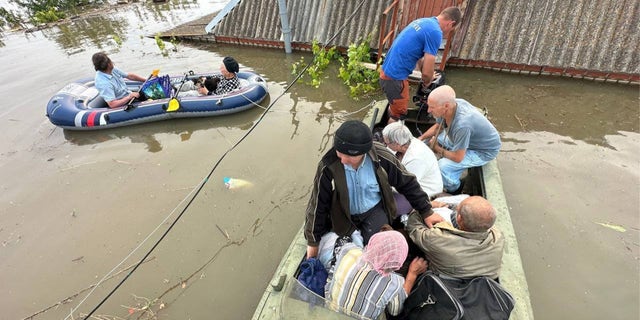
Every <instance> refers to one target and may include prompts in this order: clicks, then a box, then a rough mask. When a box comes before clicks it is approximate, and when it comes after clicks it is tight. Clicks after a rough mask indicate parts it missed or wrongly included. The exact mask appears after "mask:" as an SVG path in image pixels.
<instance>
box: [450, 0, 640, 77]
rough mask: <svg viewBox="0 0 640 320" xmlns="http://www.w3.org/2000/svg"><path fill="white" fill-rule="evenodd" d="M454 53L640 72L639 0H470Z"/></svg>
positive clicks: (463, 56) (480, 58)
mask: <svg viewBox="0 0 640 320" xmlns="http://www.w3.org/2000/svg"><path fill="white" fill-rule="evenodd" d="M465 19H471V20H470V21H469V26H468V28H467V30H466V34H460V35H459V36H463V37H464V39H463V41H462V44H461V46H460V48H459V49H458V50H457V52H455V53H454V56H456V57H457V58H460V59H468V60H476V61H496V62H505V63H515V64H525V65H537V66H551V67H564V68H576V69H586V70H598V71H603V72H612V71H615V72H626V73H632V74H633V73H635V74H637V73H640V61H639V60H640V48H639V46H640V45H639V44H640V1H638V0H531V1H526V2H525V1H507V0H497V1H478V0H470V1H468V6H467V12H465Z"/></svg>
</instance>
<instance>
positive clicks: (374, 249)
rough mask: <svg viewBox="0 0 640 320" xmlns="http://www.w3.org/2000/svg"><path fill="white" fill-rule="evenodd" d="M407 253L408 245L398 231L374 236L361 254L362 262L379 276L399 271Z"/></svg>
mask: <svg viewBox="0 0 640 320" xmlns="http://www.w3.org/2000/svg"><path fill="white" fill-rule="evenodd" d="M408 253H409V245H407V240H406V239H405V238H404V236H403V235H402V233H400V232H398V231H382V232H378V233H376V234H374V235H373V236H372V237H371V239H369V243H368V244H367V246H366V247H365V248H364V252H363V253H362V257H361V258H360V259H362V261H364V262H366V263H368V264H369V265H370V266H371V268H373V269H374V270H376V272H378V273H379V274H380V275H382V276H387V275H388V274H389V273H390V272H392V271H395V270H398V269H400V267H402V264H403V263H404V260H405V259H406V258H407V254H408Z"/></svg>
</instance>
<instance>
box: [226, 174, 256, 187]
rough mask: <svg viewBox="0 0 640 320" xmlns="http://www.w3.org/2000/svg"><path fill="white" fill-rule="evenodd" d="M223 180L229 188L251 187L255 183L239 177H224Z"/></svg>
mask: <svg viewBox="0 0 640 320" xmlns="http://www.w3.org/2000/svg"><path fill="white" fill-rule="evenodd" d="M222 180H223V181H224V186H225V187H226V188H227V189H239V188H244V187H250V186H252V185H253V183H251V182H249V181H247V180H243V179H238V178H229V177H224V179H222Z"/></svg>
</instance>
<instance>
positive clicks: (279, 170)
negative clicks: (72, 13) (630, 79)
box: [0, 0, 640, 319]
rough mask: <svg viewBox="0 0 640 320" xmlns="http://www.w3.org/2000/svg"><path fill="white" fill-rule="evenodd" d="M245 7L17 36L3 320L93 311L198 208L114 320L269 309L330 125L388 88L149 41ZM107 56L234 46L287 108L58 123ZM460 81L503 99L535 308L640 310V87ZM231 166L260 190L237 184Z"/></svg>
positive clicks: (214, 5) (1, 155) (3, 201)
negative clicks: (80, 128) (365, 87)
mask: <svg viewBox="0 0 640 320" xmlns="http://www.w3.org/2000/svg"><path fill="white" fill-rule="evenodd" d="M226 2H227V1H224V0H219V1H216V0H209V1H203V0H198V1H189V2H187V1H183V2H179V1H173V2H171V3H170V4H159V5H155V4H152V3H151V2H148V3H134V4H130V5H126V6H114V7H113V8H111V11H110V12H109V14H106V15H101V16H95V17H92V18H89V19H79V20H76V21H75V22H74V23H73V24H70V25H60V26H59V27H54V28H51V29H47V30H42V31H38V32H34V33H30V34H24V33H5V34H4V37H3V38H2V44H3V45H4V46H3V47H0V63H2V65H3V75H4V77H5V79H10V80H8V81H6V82H5V83H4V84H3V85H2V87H0V97H2V98H3V99H4V100H5V103H4V104H3V107H2V109H0V126H2V128H3V133H4V137H3V139H0V190H1V191H2V192H1V193H0V242H1V243H2V246H0V310H2V311H0V313H2V316H1V317H0V318H3V319H22V318H25V317H28V316H31V315H34V314H37V313H39V312H41V311H42V312H41V313H39V314H37V315H36V316H35V317H34V319H62V318H65V317H67V316H68V315H69V313H70V312H71V310H74V313H73V316H74V317H75V318H78V317H79V316H80V315H81V314H86V313H88V312H89V311H91V310H92V309H93V308H94V307H95V306H97V305H98V303H100V301H101V300H102V299H103V298H104V297H105V296H107V294H109V292H110V291H111V290H113V289H114V288H115V287H116V285H117V283H118V282H119V281H120V280H121V279H122V278H123V277H124V275H126V274H127V273H126V272H127V271H124V272H121V273H118V272H120V271H121V270H123V269H126V268H128V267H130V266H131V265H133V264H134V263H136V262H137V261H138V260H139V259H141V258H142V257H143V256H144V254H145V253H146V252H147V251H149V250H150V249H151V247H153V245H154V243H155V242H156V241H158V239H160V238H161V236H162V233H163V232H164V231H165V230H167V229H168V228H169V227H170V225H171V223H172V222H173V221H174V220H175V219H176V218H177V217H178V215H179V214H180V213H182V212H183V209H184V208H186V210H184V214H182V216H180V219H179V220H178V221H177V223H175V225H174V226H173V227H172V229H171V231H170V232H169V233H168V234H167V236H166V237H164V238H163V240H162V241H161V242H160V244H159V245H158V246H157V247H156V249H155V250H154V251H153V252H152V253H151V254H150V255H149V257H148V260H149V261H148V262H145V263H143V264H142V265H141V266H140V268H139V269H137V271H135V272H134V273H133V274H132V275H131V276H130V277H129V279H128V280H127V281H126V282H125V283H124V284H123V285H122V286H121V287H119V288H118V289H117V290H116V291H115V293H114V294H113V295H112V296H111V298H110V299H108V300H107V301H106V303H104V304H103V305H102V306H101V307H100V308H99V309H98V310H97V311H96V313H95V314H96V315H101V316H103V318H113V317H120V318H126V317H128V316H129V314H130V313H134V316H136V318H137V315H140V314H142V310H143V309H144V310H152V312H153V313H154V314H153V315H155V316H157V317H158V318H163V319H248V318H250V317H251V315H252V314H253V309H254V307H255V305H256V304H257V303H258V301H259V299H260V297H261V294H262V290H263V289H264V287H265V286H266V285H267V284H268V282H269V281H270V279H271V276H272V274H273V272H274V271H275V268H276V266H277V264H278V262H279V260H280V257H281V255H282V254H283V253H284V251H285V250H286V249H287V247H288V245H289V243H290V241H291V240H292V238H293V235H294V234H295V232H296V231H297V230H298V229H299V227H300V226H301V224H302V222H303V219H304V209H305V205H306V201H307V198H308V196H309V192H310V189H311V182H312V179H313V173H314V170H315V166H316V163H317V161H318V159H319V157H320V155H321V154H323V153H324V151H325V150H326V149H327V148H328V147H329V146H330V145H331V142H332V135H331V133H332V132H333V131H334V130H335V129H336V128H337V126H338V125H339V124H340V123H341V122H343V121H344V120H347V119H361V118H362V117H363V116H364V114H365V112H366V110H363V108H364V107H366V105H367V104H368V103H369V102H371V99H368V100H362V101H353V100H351V99H350V98H348V89H347V88H346V87H344V86H343V85H342V84H340V82H339V81H338V80H336V79H335V78H334V75H335V71H336V70H335V69H330V70H328V71H327V74H328V75H330V78H328V79H327V81H325V83H324V84H323V85H321V86H320V88H318V89H315V88H311V87H308V86H306V85H304V84H302V83H300V82H298V83H297V84H295V85H294V86H293V87H291V88H290V89H289V90H288V91H287V92H284V90H285V88H286V86H287V84H288V83H290V82H291V81H292V80H293V77H294V76H293V75H291V74H290V70H291V69H290V66H291V64H292V63H293V62H296V61H298V60H299V58H300V57H301V56H302V55H305V57H306V59H305V61H309V55H308V54H300V53H294V54H291V55H286V54H284V52H283V51H281V50H268V49H259V48H253V47H238V46H228V45H216V44H184V43H183V44H178V45H177V47H176V49H175V50H173V48H174V45H172V44H170V43H167V48H169V51H168V55H167V56H163V55H162V54H161V53H160V50H159V48H158V47H157V46H156V44H155V41H154V39H152V38H148V37H145V36H148V35H153V34H155V33H157V32H160V31H165V30H168V29H170V28H171V27H174V26H176V25H179V24H181V23H183V22H186V21H190V20H194V19H196V18H199V17H200V16H203V15H206V14H209V13H212V12H214V11H216V10H219V9H221V8H222V7H223V6H224V4H225V3H226ZM100 50H104V51H106V52H107V53H109V55H110V56H111V58H112V60H114V62H115V64H116V65H117V66H118V67H120V68H122V69H124V70H125V71H129V72H135V73H138V74H141V75H147V74H148V73H150V71H151V70H153V69H156V68H160V70H161V73H170V74H180V73H184V72H186V71H188V70H194V71H212V70H216V69H217V68H218V65H219V62H220V61H221V59H222V57H224V56H227V55H231V56H234V57H236V59H237V60H238V61H239V62H240V64H241V69H243V70H253V71H254V72H256V73H259V74H261V75H263V76H264V77H265V79H266V80H267V81H268V84H269V91H270V98H269V99H268V100H267V101H265V102H263V103H262V105H263V106H264V107H266V106H269V105H270V104H271V103H273V102H275V103H274V104H273V106H272V108H271V110H270V111H269V113H267V114H266V115H265V116H264V118H261V115H262V112H263V110H262V109H260V108H255V109H252V110H250V111H246V112H243V113H240V114H236V115H229V116H224V117H212V118H203V119H182V120H171V121H163V122H157V123H150V124H142V125H137V126H132V127H126V128H117V129H109V130H101V131H93V132H73V131H66V130H61V129H59V128H56V127H54V126H53V125H51V123H50V122H49V121H48V120H47V118H46V116H45V105H46V103H47V101H48V99H49V98H50V97H51V96H52V95H53V94H54V93H55V92H56V91H57V90H59V89H60V88H62V87H63V86H64V85H65V84H66V83H68V82H71V81H73V80H76V79H79V78H83V77H87V76H92V75H93V68H92V65H91V55H92V54H93V53H94V52H96V51H100ZM447 81H448V83H449V84H451V85H452V86H453V87H454V88H455V89H456V90H457V92H458V95H459V96H460V97H463V98H465V99H468V100H469V101H470V102H472V103H473V104H475V105H476V106H478V107H486V108H487V109H488V110H489V115H490V117H491V120H492V121H493V122H494V123H495V124H496V127H498V129H499V130H500V131H501V134H502V138H503V141H504V145H503V150H502V152H501V154H500V156H499V158H498V160H499V161H498V163H499V167H500V170H501V173H502V180H503V183H504V185H505V193H506V195H507V200H508V203H509V206H510V209H511V214H512V219H513V222H514V227H515V229H516V231H517V237H518V243H519V248H520V252H521V254H522V260H523V263H524V269H525V272H526V275H527V280H528V283H529V289H530V291H531V299H532V304H533V308H534V313H535V315H536V317H537V318H539V319H559V318H567V319H604V318H607V319H608V318H611V319H627V318H637V317H638V316H639V315H640V310H639V309H638V308H639V307H638V303H637V302H638V301H639V300H640V292H639V286H640V284H639V282H640V281H639V277H640V270H639V269H640V267H639V266H640V264H639V261H638V257H639V252H640V239H639V238H640V236H639V232H640V221H639V219H640V218H639V208H640V176H639V172H640V170H639V169H640V157H639V156H638V154H639V153H640V144H639V140H640V128H639V114H640V111H639V109H640V108H639V101H638V87H637V86H626V85H612V84H603V83H595V82H588V81H582V80H574V79H565V78H549V77H532V76H521V75H513V74H505V73H495V72H490V71H484V70H475V69H453V68H449V69H447ZM377 98H378V99H381V96H378V97H377ZM252 126H255V128H254V130H253V131H251V132H250V133H249V135H248V136H247V137H246V139H244V140H243V141H242V142H241V143H240V144H239V145H238V146H237V147H235V148H233V149H230V148H231V147H232V146H233V145H234V144H235V143H236V142H237V141H239V140H240V139H241V138H242V137H243V136H244V135H245V134H247V133H248V132H249V130H250V128H252ZM229 150H230V151H229ZM223 156H224V159H223V160H222V161H221V162H220V163H219V165H216V164H217V163H218V160H219V159H220V158H221V157H223ZM214 168H215V170H213V169H214ZM212 170H213V172H212V173H211V171H212ZM210 173H211V175H210V178H209V179H208V180H206V181H205V178H206V177H207V176H208V175H209V174H210ZM225 176H229V177H234V178H239V179H244V180H247V181H249V182H251V183H252V184H253V185H252V186H251V187H246V188H241V189H236V190H228V189H225V187H224V185H223V182H222V180H223V177H225ZM201 183H203V187H202V189H201V190H200V189H198V186H200V185H201ZM192 199H193V201H191V200H192ZM156 229H158V230H157V231H156V232H155V233H152V232H153V231H154V230H156ZM138 247H139V248H138ZM134 249H137V250H136V251H134ZM131 252H134V253H133V254H131V255H129V254H130V253H131ZM112 270H114V271H113V272H112V273H117V274H116V275H115V276H113V277H111V278H108V279H106V280H105V281H104V282H103V283H102V284H101V285H100V286H99V287H98V288H97V289H96V290H95V291H93V292H91V294H90V295H88V296H87V294H89V292H90V289H91V285H93V284H95V283H96V282H98V281H99V280H100V279H102V278H103V277H104V276H105V274H108V273H109V272H111V271H112ZM127 270H130V269H127ZM85 297H86V299H85ZM151 316H152V314H151V313H149V312H147V313H146V314H145V315H144V316H143V317H142V318H147V317H151ZM69 318H71V317H69Z"/></svg>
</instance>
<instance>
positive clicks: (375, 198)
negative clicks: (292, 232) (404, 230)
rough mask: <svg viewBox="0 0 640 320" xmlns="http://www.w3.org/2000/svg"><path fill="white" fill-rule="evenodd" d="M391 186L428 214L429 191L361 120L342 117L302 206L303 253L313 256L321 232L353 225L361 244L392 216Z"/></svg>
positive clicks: (344, 233) (345, 232)
mask: <svg viewBox="0 0 640 320" xmlns="http://www.w3.org/2000/svg"><path fill="white" fill-rule="evenodd" d="M391 187H394V188H395V189H396V190H397V191H398V192H399V193H401V194H403V195H404V196H405V197H406V198H407V200H408V201H409V203H410V204H411V206H412V207H413V208H415V209H416V210H417V211H418V212H420V213H422V214H423V215H425V216H428V215H430V214H431V213H432V211H431V203H430V202H429V196H428V195H427V194H426V193H425V192H424V191H423V190H422V188H420V184H419V183H418V181H417V180H416V177H415V175H413V174H411V173H409V172H408V171H407V170H406V169H405V168H404V166H403V165H402V164H401V163H400V161H399V160H398V159H397V158H396V157H395V155H393V154H392V153H391V152H390V151H389V150H388V149H387V148H386V147H385V146H384V145H383V144H381V143H379V142H373V135H372V134H371V130H370V129H369V127H367V125H365V124H364V123H363V122H361V121H355V120H351V121H347V122H345V123H343V124H342V125H341V126H340V128H338V130H337V131H336V132H335V136H334V144H333V148H331V149H330V150H329V151H327V152H326V153H325V155H324V156H323V157H322V159H321V160H320V162H319V163H318V168H317V171H316V176H315V179H314V182H313V190H312V193H311V197H310V199H309V203H308V205H307V212H306V219H305V229H304V234H305V238H306V240H307V258H314V257H316V256H317V255H318V245H319V243H320V239H321V238H322V236H323V235H325V234H327V233H329V232H330V231H333V232H335V233H336V234H337V235H338V236H339V237H349V236H351V234H352V233H353V232H354V231H356V230H358V231H360V233H361V234H362V238H363V242H364V245H366V244H367V242H368V241H369V239H370V238H371V236H372V235H373V234H375V233H376V232H378V231H380V229H381V228H382V226H383V225H385V224H390V223H391V221H392V220H393V218H395V216H396V205H395V201H394V198H393V191H392V189H391Z"/></svg>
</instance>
